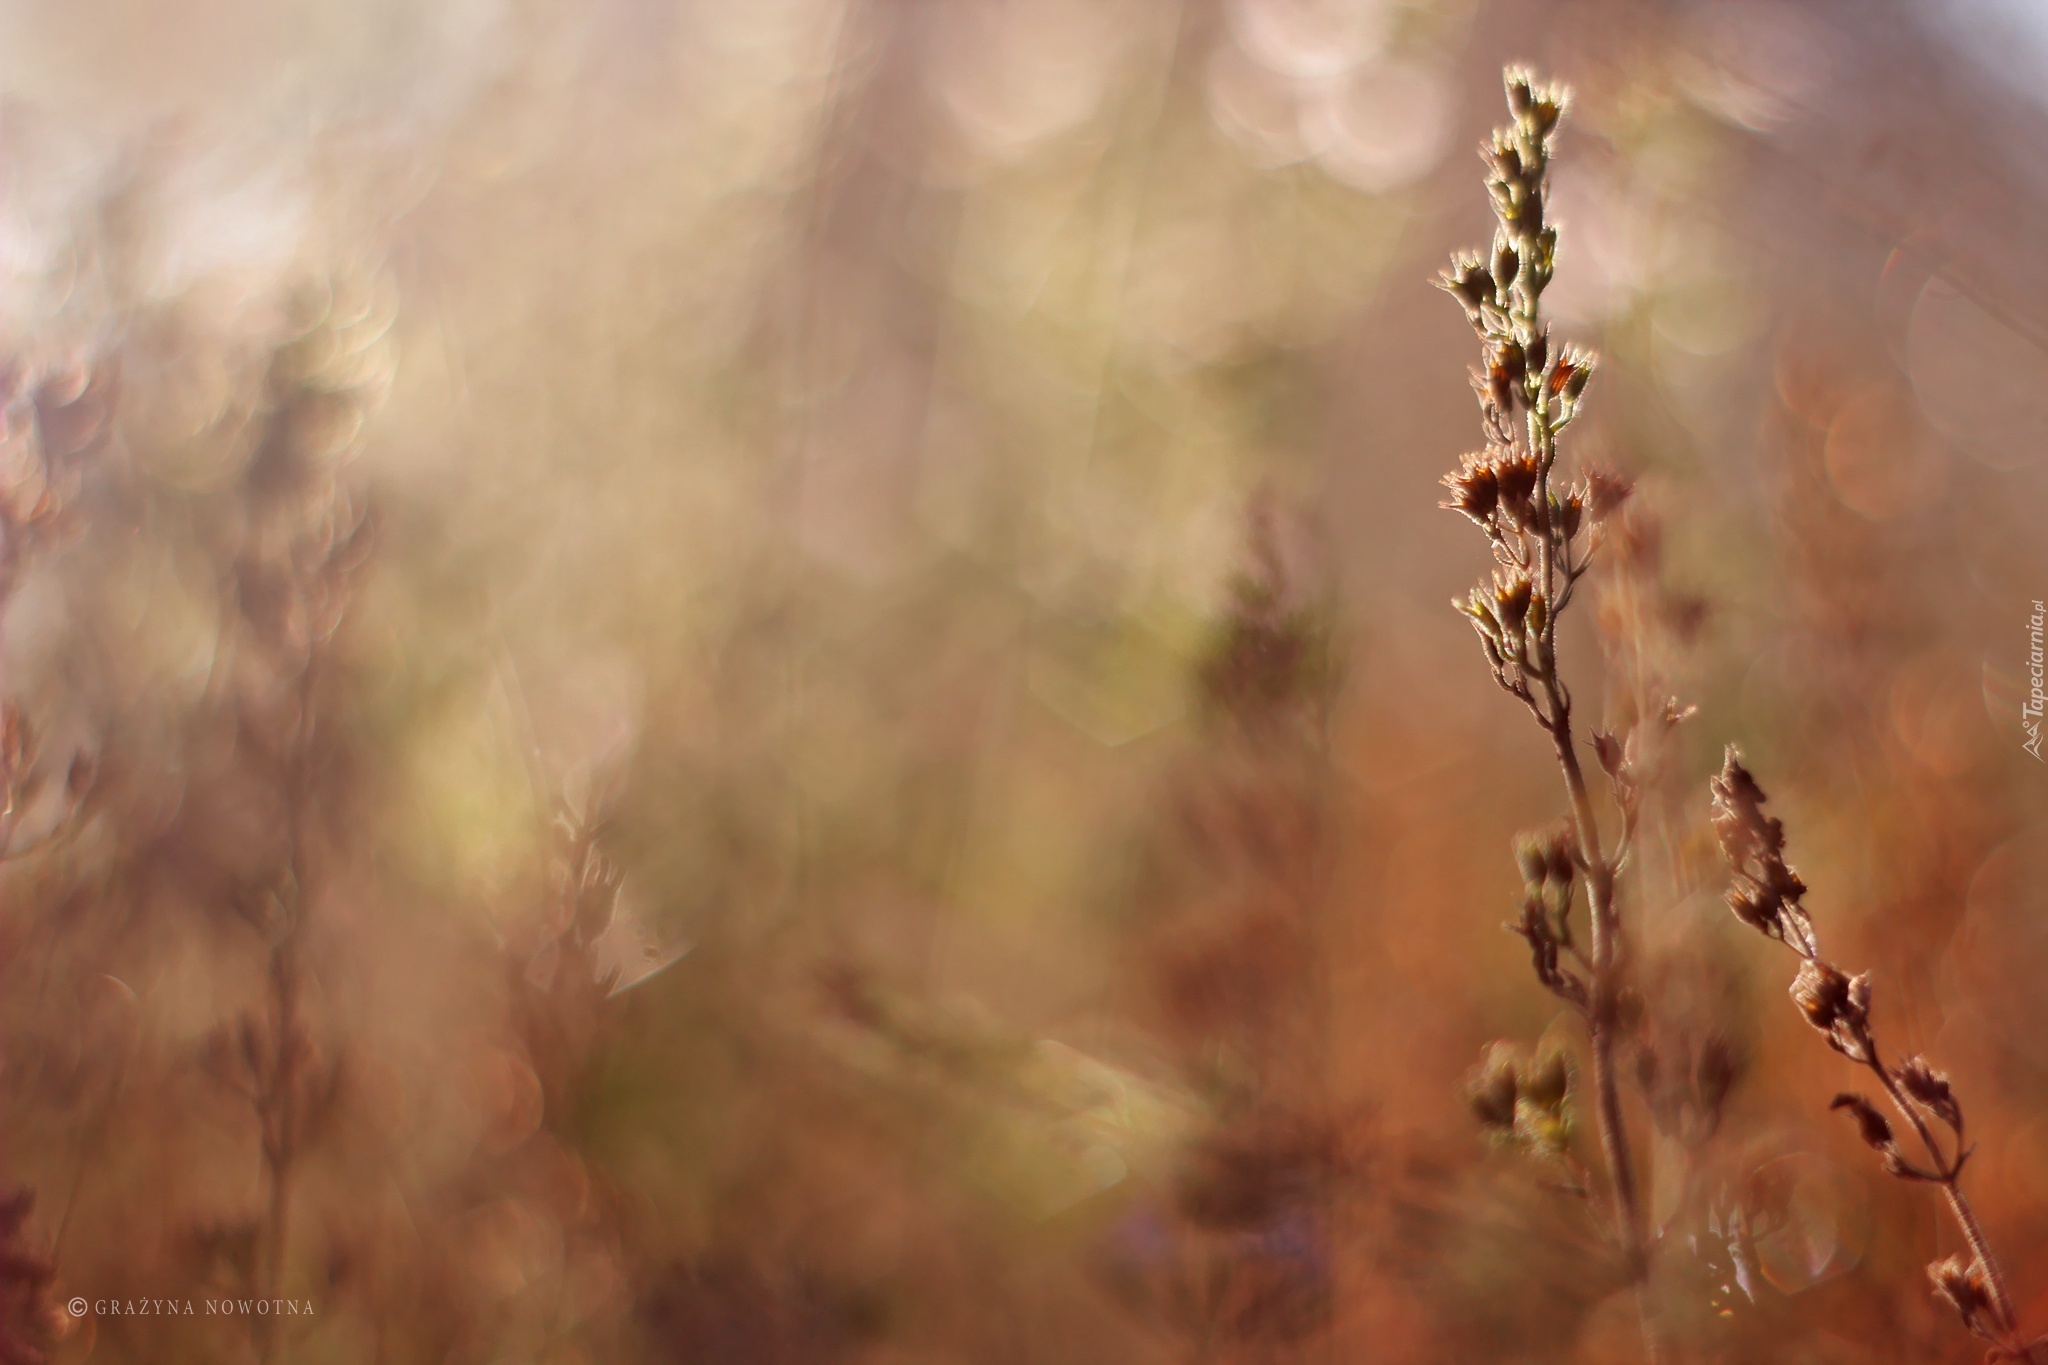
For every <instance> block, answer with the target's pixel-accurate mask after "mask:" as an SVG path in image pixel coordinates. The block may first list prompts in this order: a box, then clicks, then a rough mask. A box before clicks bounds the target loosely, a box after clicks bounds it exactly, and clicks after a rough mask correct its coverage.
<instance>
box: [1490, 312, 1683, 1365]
mask: <svg viewBox="0 0 2048 1365" xmlns="http://www.w3.org/2000/svg"><path fill="white" fill-rule="evenodd" d="M1517 321H1518V322H1519V323H1520V325H1521V327H1522V329H1523V330H1524V331H1525V333H1526V334H1527V335H1526V339H1527V340H1533V339H1534V337H1535V336H1536V335H1537V333H1538V329H1539V327H1540V323H1539V320H1538V317H1537V310H1536V307H1535V305H1534V303H1533V302H1532V303H1531V304H1530V306H1529V308H1528V310H1527V312H1526V313H1525V314H1524V315H1523V316H1522V317H1520V318H1518V319H1517ZM1529 444H1530V447H1531V451H1530V453H1531V454H1532V455H1533V456H1534V457H1535V459H1536V493H1535V512H1536V520H1537V527H1536V545H1537V574H1538V579H1539V582H1540V584H1541V588H1542V592H1543V598H1544V601H1545V603H1546V604H1547V605H1548V604H1554V603H1555V602H1556V601H1557V594H1556V593H1555V591H1554V588H1555V586H1556V578H1557V563H1556V556H1557V537H1556V535H1555V533H1554V531H1553V528H1552V525H1551V518H1550V474H1551V466H1552V465H1554V464H1555V463H1556V461H1557V431H1556V428H1555V427H1554V426H1553V425H1552V423H1551V414H1550V400H1549V395H1548V393H1547V392H1545V391H1544V390H1543V388H1542V386H1540V385H1539V386H1537V388H1536V393H1535V398H1534V403H1533V405H1532V406H1531V408H1530V411H1529ZM1560 614H1561V613H1560V612H1559V611H1557V610H1555V609H1549V610H1546V613H1545V617H1544V622H1543V629H1542V631H1541V633H1540V637H1539V639H1538V641H1537V645H1536V653H1537V659H1536V663H1537V665H1538V669H1539V671H1540V674H1541V677H1542V682H1543V690H1544V693H1545V695H1546V697H1547V698H1548V700H1549V703H1550V715H1549V719H1548V721H1547V723H1546V727H1545V728H1547V729H1548V730H1549V731H1550V737H1551V740H1552V742H1553V743H1554V744H1555V745H1556V748H1557V762H1558V767H1559V768H1560V769H1561V770H1562V771H1563V773H1564V785H1565V790H1566V792H1567V793H1568V794H1569V796H1570V797H1571V821H1572V834H1573V838H1574V840H1575V841H1576V843H1577V844H1578V848H1579V856H1580V857H1582V858H1583V859H1584V860H1585V863H1586V899H1587V902H1588V903H1589V905H1590V906H1591V913H1590V916H1589V918H1590V919H1591V922H1592V939H1593V943H1592V949H1593V961H1592V974H1593V980H1592V983H1591V984H1592V1000H1591V1008H1590V1009H1589V1010H1588V1011H1587V1015H1586V1024H1587V1032H1588V1034H1589V1035H1590V1039H1591V1044H1592V1053H1593V1095H1594V1110H1595V1112H1596V1113H1597V1114H1598V1115H1599V1121H1600V1148H1601V1154H1602V1155H1603V1156H1604V1158H1605V1159H1606V1162H1607V1174H1608V1178H1609V1180H1611V1181H1612V1182H1613V1185H1614V1202H1615V1205H1616V1208H1615V1213H1616V1222H1617V1223H1619V1225H1620V1233H1621V1244H1622V1251H1623V1253H1624V1255H1625V1256H1626V1257H1627V1259H1628V1269H1629V1276H1630V1278H1631V1279H1634V1280H1636V1281H1638V1282H1640V1281H1641V1280H1642V1279H1643V1277H1644V1275H1645V1274H1646V1272H1647V1270H1648V1258H1647V1256H1646V1254H1645V1250H1644V1236H1643V1216H1642V1200H1641V1198H1640V1197H1639V1195H1638V1193H1637V1191H1636V1177H1635V1165H1634V1162H1633V1161H1632V1160H1631V1159H1630V1154H1629V1143H1628V1128H1627V1125H1626V1124H1625V1123H1624V1122H1623V1120H1622V1113H1621V1091H1620V1087H1619V1086H1618V1085H1617V1084H1616V1079H1615V1068H1614V1016H1615V999H1614V996H1615V990H1614V975H1615V958H1616V948H1617V942H1616V940H1617V939H1618V938H1619V926H1618V924H1617V922H1616V918H1615V913H1614V865H1613V864H1611V863H1609V862H1608V861H1607V856H1606V853H1605V851H1604V849H1603V848H1602V847H1601V839H1600V822H1599V819H1598V817H1597V816H1596V815H1595V814H1594V812H1593V799H1592V796H1591V794H1590V793H1589V792H1588V791H1587V788H1586V774H1585V769H1584V768H1583V767H1582V766H1581V765H1580V763H1579V753H1578V746H1577V744H1576V743H1575V741H1574V739H1573V736H1572V704H1571V695H1570V693H1569V692H1568V691H1567V690H1566V688H1565V686H1564V684H1563V682H1562V681H1561V680H1560V679H1559V677H1558V670H1557V621H1558V617H1559V615H1560ZM1645 1340H1646V1344H1648V1345H1649V1347H1650V1353H1651V1356H1652V1358H1653V1359H1654V1358H1655V1356H1656V1345H1655V1340H1654V1338H1653V1337H1652V1336H1651V1335H1650V1333H1649V1332H1648V1321H1647V1317H1646V1319H1645Z"/></svg>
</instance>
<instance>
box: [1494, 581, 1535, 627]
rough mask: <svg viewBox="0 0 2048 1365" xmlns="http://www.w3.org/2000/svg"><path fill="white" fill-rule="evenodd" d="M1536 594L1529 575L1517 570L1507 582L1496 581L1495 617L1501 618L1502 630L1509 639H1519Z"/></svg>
mask: <svg viewBox="0 0 2048 1365" xmlns="http://www.w3.org/2000/svg"><path fill="white" fill-rule="evenodd" d="M1534 593H1535V585H1534V584H1532V583H1530V581H1529V575H1527V574H1525V573H1522V572H1520V571H1519V570H1517V571H1516V572H1515V573H1514V574H1513V575H1512V576H1511V577H1509V578H1508V579H1506V580H1505V581H1496V582H1495V584H1494V589H1493V606H1494V613H1495V615H1497V616H1499V617H1500V623H1501V629H1502V632H1503V635H1504V637H1505V638H1507V639H1510V640H1512V639H1516V638H1519V637H1520V636H1521V634H1522V627H1523V626H1524V625H1525V624H1526V623H1527V621H1528V619H1529V604H1530V601H1531V600H1532V598H1533V596H1534Z"/></svg>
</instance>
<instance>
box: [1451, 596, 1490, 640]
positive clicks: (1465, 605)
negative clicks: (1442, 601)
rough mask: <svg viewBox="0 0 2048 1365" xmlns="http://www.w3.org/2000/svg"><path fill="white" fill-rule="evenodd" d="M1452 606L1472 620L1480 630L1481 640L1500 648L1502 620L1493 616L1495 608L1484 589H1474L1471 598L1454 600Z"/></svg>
mask: <svg viewBox="0 0 2048 1365" xmlns="http://www.w3.org/2000/svg"><path fill="white" fill-rule="evenodd" d="M1451 605H1452V606H1454V607H1456V608H1457V609H1458V610H1459V611H1460V612H1462V613H1464V614H1465V615H1466V616H1469V617H1471V618H1472V624H1473V625H1474V626H1475V627H1476V628H1477V629H1478V631H1479V635H1480V638H1481V639H1483V640H1485V641H1486V642H1487V644H1488V645H1489V646H1498V644H1499V642H1500V638H1501V633H1500V618H1499V617H1497V616H1495V615H1494V614H1493V606H1492V604H1491V603H1490V602H1489V601H1488V598H1487V594H1486V591H1485V589H1484V588H1474V589H1473V590H1472V594H1471V596H1469V597H1467V598H1466V599H1465V600H1464V601H1462V602H1459V601H1457V600H1455V599H1454V600H1453V601H1452V602H1451Z"/></svg>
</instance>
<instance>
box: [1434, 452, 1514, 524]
mask: <svg viewBox="0 0 2048 1365" xmlns="http://www.w3.org/2000/svg"><path fill="white" fill-rule="evenodd" d="M1443 484H1444V486H1445V487H1446V488H1448V489H1450V490H1451V498H1450V501H1448V502H1444V503H1439V504H1438V506H1440V507H1448V508H1450V509H1451V510H1452V511H1454V512H1462V513H1464V514H1465V515H1466V516H1468V517H1470V518H1472V520H1473V521H1474V522H1476V523H1478V524H1479V525H1480V526H1487V525H1489V524H1490V523H1491V522H1492V521H1493V514H1494V511H1495V509H1496V508H1498V507H1499V506H1500V478H1499V476H1498V475H1497V474H1495V473H1494V469H1493V466H1492V465H1490V464H1488V463H1487V462H1486V458H1485V457H1484V456H1483V455H1467V456H1466V457H1465V460H1464V463H1463V464H1462V465H1461V466H1460V467H1459V469H1458V472H1457V473H1455V474H1446V475H1444V477H1443Z"/></svg>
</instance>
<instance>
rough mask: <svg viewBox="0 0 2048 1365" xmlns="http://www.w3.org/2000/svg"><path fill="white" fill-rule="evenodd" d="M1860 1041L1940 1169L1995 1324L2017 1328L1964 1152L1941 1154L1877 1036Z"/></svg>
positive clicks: (2028, 1354) (2026, 1353)
mask: <svg viewBox="0 0 2048 1365" xmlns="http://www.w3.org/2000/svg"><path fill="white" fill-rule="evenodd" d="M1862 1041H1863V1047H1864V1058H1865V1065H1867V1066H1869V1068H1870V1069H1871V1071H1872V1072H1873V1073H1874V1074H1875V1075H1876V1076H1877V1079H1878V1083H1879V1084H1881V1085H1882V1086H1884V1093H1885V1094H1886V1095H1887V1096H1889V1097H1890V1099H1891V1102H1892V1108H1894V1109H1896V1110H1898V1111H1899V1113H1900V1114H1901V1115H1903V1116H1904V1118H1905V1120H1906V1122H1907V1123H1909V1124H1911V1125H1912V1128H1913V1131H1914V1133H1916V1134H1917V1135H1918V1136H1919V1138H1920V1142H1921V1145H1922V1146H1924V1147H1925V1148H1926V1149H1927V1155H1928V1158H1929V1159H1930V1160H1931V1161H1932V1162H1933V1168H1934V1169H1935V1170H1937V1171H1939V1172H1941V1188H1942V1192H1943V1193H1944V1194H1946V1195H1947V1196H1948V1207H1949V1211H1950V1212H1951V1213H1953V1214H1955V1217H1956V1225H1957V1226H1958V1227H1960V1228H1961V1229H1962V1230H1963V1240H1964V1241H1965V1242H1967V1243H1969V1245H1970V1254H1971V1255H1972V1256H1974V1257H1976V1260H1977V1264H1978V1265H1979V1266H1981V1267H1983V1270H1984V1282H1985V1285H1986V1287H1987V1288H1988V1289H1989V1290H1990V1291H1991V1306H1992V1308H1993V1309H1995V1310H1996V1311H1997V1313H1998V1321H1999V1326H2000V1327H2001V1328H2002V1329H2003V1330H2004V1331H2006V1332H2007V1333H2014V1332H2017V1331H2018V1330H2019V1321H2020V1319H2019V1313H2018V1311H2017V1310H2016V1309H2015V1308H2014V1307H2013V1302H2012V1295H2011V1293H2010V1292H2009V1291H2008V1290H2007V1289H2006V1287H2005V1271H2004V1270H2002V1269H2001V1268H2000V1267H1999V1264H1998V1257H1997V1256H1996V1255H1994V1254H1993V1253H1992V1250H1991V1240H1990V1239H1989V1238H1988V1237H1986V1236H1985V1235H1984V1225H1983V1224H1981V1223H1979V1222H1978V1221H1977V1211H1976V1210H1975V1209H1974V1208H1972V1207H1971V1206H1970V1197H1969V1196H1968V1195H1966V1194H1964V1193H1963V1182H1962V1167H1963V1157H1964V1155H1965V1153H1964V1152H1962V1151H1960V1150H1959V1151H1957V1153H1956V1154H1955V1159H1954V1160H1953V1161H1950V1160H1948V1159H1947V1158H1945V1157H1944V1156H1943V1155H1942V1151H1941V1148H1940V1147H1939V1146H1938V1145H1937V1144H1936V1143H1935V1140H1934V1133H1933V1132H1932V1130H1930V1129H1929V1128H1928V1126H1927V1120H1926V1119H1925V1118H1923V1117H1922V1116H1921V1114H1920V1111H1919V1109H1918V1108H1917V1107H1916V1106H1915V1105H1913V1104H1912V1103H1911V1102H1910V1101H1909V1100H1908V1099H1907V1098H1906V1097H1905V1096H1904V1095H1902V1094H1900V1093H1899V1083H1898V1081H1897V1080H1895V1079H1893V1077H1892V1073H1891V1068H1889V1067H1887V1066H1886V1065H1885V1064H1884V1063H1883V1061H1881V1060H1880V1059H1879V1057H1878V1055H1877V1040H1876V1039H1875V1038H1872V1037H1868V1036H1867V1035H1866V1037H1865V1038H1864V1039H1863V1040H1862ZM2016 1349H2017V1350H2018V1351H2019V1358H2020V1359H2021V1360H2028V1361H2031V1360H2033V1359H2034V1358H2035V1356H2034V1352H2033V1350H2032V1349H2031V1348H2029V1347H2024V1346H2022V1347H2017V1348H2016Z"/></svg>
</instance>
